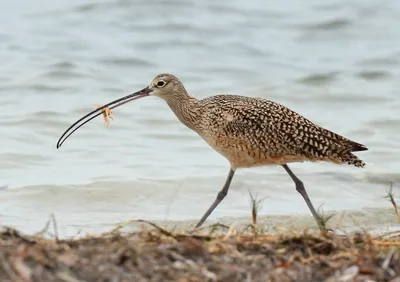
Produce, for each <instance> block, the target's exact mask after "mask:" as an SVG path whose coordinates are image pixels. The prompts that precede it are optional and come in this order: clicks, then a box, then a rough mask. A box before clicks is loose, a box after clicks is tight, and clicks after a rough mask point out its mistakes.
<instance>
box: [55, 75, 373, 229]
mask: <svg viewBox="0 0 400 282" xmlns="http://www.w3.org/2000/svg"><path fill="white" fill-rule="evenodd" d="M149 95H152V96H158V97H160V98H162V99H164V100H165V101H166V102H167V103H168V105H169V107H170V108H171V109H172V111H173V112H174V113H175V115H176V116H177V117H178V119H179V120H180V121H181V122H182V123H183V124H185V125H186V126H187V127H189V128H190V129H192V130H194V131H196V132H197V133H198V134H199V135H200V136H201V137H202V138H203V139H204V140H205V141H206V142H207V143H208V144H209V145H210V146H211V147H213V148H214V149H215V150H216V151H217V152H219V153H220V154H221V155H223V156H224V157H225V158H226V159H228V161H229V162H230V165H231V167H230V170H229V174H228V177H227V179H226V181H225V184H224V186H223V188H222V189H221V191H220V192H219V193H218V195H217V198H216V199H215V201H214V202H213V204H212V205H211V206H210V208H209V209H208V210H207V211H206V213H205V214H204V215H203V217H202V218H201V219H200V221H199V222H198V223H197V225H196V227H199V226H201V225H202V224H203V223H204V221H205V220H206V219H207V218H208V216H209V215H210V214H211V213H212V211H213V210H214V209H215V208H216V207H217V206H218V204H219V203H220V202H221V201H222V200H223V199H224V197H225V196H226V195H227V193H228V190H229V186H230V184H231V181H232V178H233V176H234V174H235V171H236V169H238V168H244V167H254V166H263V165H281V166H282V167H283V168H284V169H285V171H286V172H287V173H288V174H289V176H290V178H291V179H292V180H293V181H294V183H295V185H296V190H297V191H298V192H299V193H300V194H301V196H302V197H303V198H304V200H305V202H306V204H307V206H308V208H309V209H310V211H311V213H312V215H313V217H314V218H315V220H316V222H317V224H318V227H319V228H320V229H321V230H325V225H324V222H323V221H322V219H321V217H320V216H319V214H318V213H317V212H316V210H315V208H314V206H313V204H312V203H311V200H310V198H309V197H308V195H307V192H306V189H305V187H304V184H303V182H302V181H301V180H300V179H299V178H297V176H296V175H295V174H294V173H293V172H292V171H291V170H290V168H289V166H288V163H291V162H303V161H312V162H316V161H327V162H333V163H336V164H349V165H354V166H356V167H363V166H364V165H365V164H364V162H363V161H361V160H360V159H359V158H358V157H356V156H355V155H354V154H352V152H356V151H364V150H367V148H366V147H365V146H364V145H362V144H359V143H356V142H354V141H351V140H349V139H347V138H345V137H343V136H340V135H338V134H336V133H333V132H331V131H329V130H327V129H325V128H322V127H320V126H318V125H316V124H314V123H313V122H311V121H310V120H308V119H306V118H305V117H303V116H301V115H299V114H298V113H296V112H294V111H292V110H290V109H288V108H286V107H285V106H283V105H280V104H278V103H275V102H272V101H269V100H266V99H261V98H250V97H245V96H238V95H217V96H212V97H208V98H205V99H202V100H198V99H196V98H194V97H193V96H191V95H190V94H189V93H188V92H187V91H186V89H185V87H184V86H183V84H182V83H181V82H180V80H179V79H178V78H177V77H175V76H173V75H171V74H159V75H157V76H156V77H155V78H154V79H153V81H152V82H151V83H150V85H149V86H148V87H146V88H144V89H142V90H140V91H138V92H135V93H133V94H130V95H127V96H125V97H122V98H120V99H117V100H115V101H113V102H110V103H108V104H106V105H104V106H102V107H100V108H99V109H97V110H95V111H93V112H91V113H89V114H87V115H85V116H84V117H82V118H81V119H79V120H78V121H76V122H75V123H74V124H73V125H71V126H70V127H69V128H68V129H67V130H66V131H65V132H64V134H63V135H62V136H61V138H60V139H59V141H58V143H57V148H59V147H60V146H61V145H62V144H63V142H64V141H65V140H66V139H67V138H68V137H69V136H70V135H71V134H72V133H73V132H75V131H76V130H77V129H78V128H80V127H81V126H82V125H84V124H85V123H87V122H88V121H90V120H92V119H94V118H95V117H97V116H99V115H101V114H102V111H103V110H104V109H113V108H116V107H119V106H121V105H123V104H126V103H128V102H130V101H133V100H136V99H139V98H142V97H146V96H149Z"/></svg>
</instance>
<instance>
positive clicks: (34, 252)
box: [0, 220, 400, 282]
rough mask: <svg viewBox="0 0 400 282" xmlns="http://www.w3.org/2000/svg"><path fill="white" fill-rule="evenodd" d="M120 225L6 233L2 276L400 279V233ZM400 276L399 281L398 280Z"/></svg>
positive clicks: (0, 250)
mask: <svg viewBox="0 0 400 282" xmlns="http://www.w3.org/2000/svg"><path fill="white" fill-rule="evenodd" d="M136 222H138V223H140V224H149V226H150V227H151V228H150V229H148V230H143V231H140V232H133V233H126V234H122V233H121V232H120V231H119V230H117V229H116V230H114V231H113V232H110V233H105V234H100V235H98V236H88V237H83V238H78V239H71V240H61V239H57V240H53V239H45V238H43V237H39V236H24V235H22V234H20V233H19V232H17V231H16V230H14V229H6V230H4V231H3V232H2V233H0V279H1V281H66V282H73V281H74V282H75V281H365V279H367V278H368V279H370V280H375V281H396V280H394V279H395V278H396V279H400V236H397V237H394V236H387V238H383V237H378V238H373V237H371V236H370V235H368V234H360V233H356V234H353V235H349V236H338V235H333V234H330V233H325V234H322V233H315V234H307V233H299V234H291V235H278V234H255V233H254V232H239V231H237V230H235V229H234V228H232V227H231V228H230V229H229V231H228V232H227V233H225V234H219V235H215V234H214V235H213V234H201V233H196V232H198V231H191V234H187V233H173V232H171V231H168V230H165V229H164V228H162V227H159V226H157V225H155V224H154V223H151V222H147V221H144V220H139V221H136ZM397 281H398V280H397Z"/></svg>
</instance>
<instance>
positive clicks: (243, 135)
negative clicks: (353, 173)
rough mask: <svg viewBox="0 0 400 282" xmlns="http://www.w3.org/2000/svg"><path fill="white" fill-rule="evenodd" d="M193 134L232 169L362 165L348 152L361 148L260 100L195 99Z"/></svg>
mask: <svg viewBox="0 0 400 282" xmlns="http://www.w3.org/2000/svg"><path fill="white" fill-rule="evenodd" d="M199 105H200V110H201V118H200V120H199V122H198V126H197V129H196V131H197V132H198V133H199V135H200V136H202V137H203V138H204V139H205V140H206V141H207V142H208V143H209V144H210V145H211V146H212V147H213V148H214V149H216V150H217V151H218V152H219V153H221V154H222V155H224V156H225V157H226V158H227V159H228V160H229V161H230V162H231V164H232V165H234V166H236V167H251V166H257V165H267V164H284V163H288V162H297V161H331V162H334V163H347V164H350V165H354V166H357V167H363V166H364V165H365V164H364V162H362V161H361V160H360V159H359V158H357V157H356V156H355V155H353V154H352V153H351V152H354V151H364V150H367V148H366V147H365V146H364V145H362V144H359V143H356V142H354V141H351V140H349V139H347V138H345V137H343V136H340V135H338V134H336V133H333V132H331V131H329V130H327V129H325V128H322V127H320V126H318V125H316V124H314V123H313V122H311V121H310V120H308V119H306V118H305V117H303V116H301V115H299V114H298V113H296V112H294V111H292V110H290V109H288V108H287V107H285V106H283V105H281V104H279V103H275V102H272V101H270V100H266V99H261V98H251V97H245V96H238V95H217V96H212V97H208V98H205V99H202V100H200V101H199Z"/></svg>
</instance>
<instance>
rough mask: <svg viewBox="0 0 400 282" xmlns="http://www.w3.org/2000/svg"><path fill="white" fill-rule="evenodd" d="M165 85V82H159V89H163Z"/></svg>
mask: <svg viewBox="0 0 400 282" xmlns="http://www.w3.org/2000/svg"><path fill="white" fill-rule="evenodd" d="M164 85H165V82H164V81H162V80H160V81H159V82H157V86H159V87H163V86H164Z"/></svg>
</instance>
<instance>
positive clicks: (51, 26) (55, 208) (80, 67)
mask: <svg viewBox="0 0 400 282" xmlns="http://www.w3.org/2000/svg"><path fill="white" fill-rule="evenodd" d="M399 26H400V2H399V1H395V0H383V1H377V0H354V1H344V0H328V1H324V2H321V1H317V0H304V1H293V0H285V1H261V0H248V1H239V0H237V1H232V0H231V1H211V0H203V1H192V0H155V1H145V0H131V1H128V0H100V1H82V0H68V1H67V0H59V1H50V0H38V1H28V0H16V1H11V2H10V1H1V2H0V42H1V44H0V62H1V63H0V102H1V105H2V107H1V114H0V116H1V125H0V224H4V225H11V226H14V227H18V228H20V229H22V230H24V231H25V232H35V231H37V230H39V229H40V228H42V226H43V225H44V223H45V222H46V221H47V219H48V217H49V215H50V214H54V215H55V217H56V219H57V222H58V227H59V229H60V231H59V232H60V235H71V234H75V233H76V232H77V231H78V230H80V229H84V230H85V231H87V232H95V231H99V230H108V229H109V227H110V226H111V225H113V224H115V223H117V222H120V221H123V220H126V219H131V218H143V219H149V220H163V221H175V220H181V221H182V220H188V222H190V224H193V223H195V221H196V220H198V219H199V218H200V217H201V215H202V214H203V213H204V212H205V210H206V209H207V208H208V206H209V205H210V204H211V202H212V201H213V200H214V198H215V196H216V194H217V192H218V191H219V190H220V189H221V187H222V185H223V183H224V181H225V178H226V176H227V174H228V170H229V164H228V162H227V161H226V160H225V159H224V158H223V157H222V156H220V155H218V154H217V153H216V152H214V151H213V150H212V149H211V148H210V147H209V146H208V145H207V144H206V143H205V142H204V141H203V140H202V139H201V138H200V137H198V136H197V135H196V133H194V132H192V131H190V130H189V129H187V128H186V127H184V126H183V125H182V124H180V122H179V121H178V120H177V118H176V117H175V116H174V115H173V113H172V112H171V111H170V109H169V108H168V106H167V105H166V104H165V103H164V101H162V100H160V99H158V98H155V97H151V98H146V99H141V100H139V101H136V102H133V103H130V104H128V105H125V106H123V107H121V108H118V109H116V110H115V111H114V115H115V119H114V121H112V122H111V126H110V127H109V128H105V126H104V124H103V120H102V118H101V117H100V118H98V119H96V120H93V121H92V122H91V123H89V124H87V125H85V126H84V127H83V128H81V129H80V130H79V131H77V132H76V133H75V134H74V135H73V136H72V137H71V138H70V139H68V140H67V141H66V143H65V144H64V145H63V146H62V147H61V148H60V149H58V150H57V149H56V142H57V140H58V138H59V137H60V136H61V134H62V133H63V132H64V131H65V130H66V129H67V128H68V127H69V126H70V125H71V124H72V123H73V122H74V121H76V120H77V119H78V118H80V117H81V116H83V115H84V114H86V113H88V112H90V111H91V110H93V109H94V104H105V103H107V102H110V101H112V100H115V99H117V98H119V97H121V96H124V95H126V94H128V93H131V92H133V91H136V90H139V89H141V88H143V87H145V86H146V85H148V84H149V83H150V82H151V80H152V79H153V77H154V76H155V75H157V74H158V73H162V72H170V73H173V74H175V75H176V76H178V77H179V78H180V79H181V80H182V82H183V83H184V84H185V86H186V88H187V90H188V91H189V92H191V93H192V95H194V96H196V97H198V98H199V99H200V98H204V97H206V96H210V95H215V94H222V93H229V94H242V95H247V96H254V97H255V96H257V97H264V98H267V99H271V100H274V101H276V102H279V103H282V104H284V105H286V106H288V107H289V108H291V109H293V110H295V111H297V112H299V113H301V114H303V115H304V116H306V117H307V118H309V119H311V120H312V121H314V122H316V123H317V124H319V125H321V126H324V127H326V128H328V129H330V130H333V131H335V132H337V133H339V134H342V135H344V136H346V137H348V138H350V139H352V140H354V141H357V142H360V143H363V144H365V145H367V147H368V148H369V151H366V152H360V153H358V154H357V155H358V156H359V157H360V158H361V159H363V160H364V161H365V162H366V163H367V166H366V167H365V168H364V169H358V168H354V167H349V166H337V165H333V164H310V163H303V164H294V165H292V166H291V167H292V170H293V171H294V172H295V173H296V174H297V175H298V176H299V178H301V179H302V180H303V182H304V183H305V186H306V189H307V190H308V193H309V195H310V197H311V199H312V201H313V203H314V205H315V206H317V207H319V206H321V205H323V209H324V210H325V211H329V210H331V211H343V210H349V211H350V213H351V212H356V213H358V214H359V215H360V214H361V215H362V216H363V217H364V219H365V224H369V225H377V224H378V225H379V224H380V223H382V217H381V214H382V212H384V211H385V210H386V209H390V204H389V202H388V201H387V200H386V199H384V196H385V195H386V190H387V189H388V187H389V183H390V182H393V183H394V186H393V189H394V191H395V193H396V191H397V192H399V193H400V189H399V185H397V183H398V182H399V180H400V173H399V167H400V158H399V153H400V142H399V141H400V116H399V107H400V98H399V93H398V91H399V86H400V82H399V81H400V80H399V75H400V47H399V46H400V31H399V28H398V27H399ZM249 190H250V191H251V192H252V193H253V194H256V195H258V196H259V197H260V198H265V197H266V199H265V201H264V204H263V208H262V210H261V211H260V213H261V214H262V215H264V216H266V218H271V219H272V218H274V217H276V216H288V218H294V216H300V217H301V216H303V217H306V218H311V220H312V217H311V215H310V214H309V211H308V208H307V206H306V205H305V203H304V201H303V199H302V198H301V196H300V195H299V194H298V193H297V192H296V190H295V188H294V184H293V182H292V181H291V179H290V178H289V176H288V175H287V174H286V172H285V171H284V170H283V169H282V168H280V167H264V168H257V169H251V170H248V169H247V170H242V171H239V172H238V173H237V175H236V176H235V178H234V180H233V183H232V186H231V190H230V192H229V195H228V197H227V198H226V199H225V200H224V201H223V202H222V204H221V205H220V206H219V207H218V208H217V209H216V210H215V212H214V213H213V214H212V215H211V217H210V222H211V221H212V220H217V219H219V218H224V217H249V216H250V207H249V202H248V199H249ZM395 195H396V194H395ZM397 199H399V198H398V197H397ZM371 210H372V211H373V212H371ZM377 211H378V212H377Z"/></svg>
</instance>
